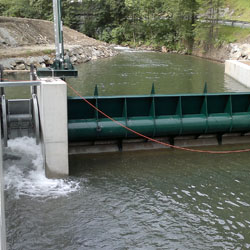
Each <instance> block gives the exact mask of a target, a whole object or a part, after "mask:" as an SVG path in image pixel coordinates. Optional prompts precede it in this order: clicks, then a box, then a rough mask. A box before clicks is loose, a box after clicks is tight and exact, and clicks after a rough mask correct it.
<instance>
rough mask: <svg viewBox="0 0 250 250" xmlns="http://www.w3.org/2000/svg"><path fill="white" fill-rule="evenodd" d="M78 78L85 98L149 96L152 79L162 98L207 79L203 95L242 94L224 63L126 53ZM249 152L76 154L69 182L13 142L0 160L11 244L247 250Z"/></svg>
mask: <svg viewBox="0 0 250 250" xmlns="http://www.w3.org/2000/svg"><path fill="white" fill-rule="evenodd" d="M79 74H80V77H79V79H78V80H77V79H76V80H74V79H71V80H70V83H71V84H72V85H73V86H74V87H75V88H76V89H78V90H79V91H80V92H81V93H82V94H83V95H91V94H92V93H93V91H94V85H95V84H97V85H98V87H99V94H100V95H114V94H117V95H121V94H148V93H150V90H151V84H152V82H154V83H155V87H156V92H157V93H159V94H167V93H199V92H202V91H203V88H204V82H205V81H207V82H208V90H209V92H226V91H248V89H246V88H244V87H243V86H241V85H239V84H238V83H237V82H235V81H233V80H232V79H230V78H228V77H226V76H224V65H222V64H218V63H214V62H211V61H207V60H202V59H199V58H193V57H188V56H180V55H168V54H159V53H132V52H126V53H122V54H120V55H119V56H117V57H114V58H110V59H105V60H99V61H95V62H90V63H87V64H84V65H81V66H79ZM10 93H11V94H13V95H15V93H14V92H13V93H12V92H11V91H10ZM70 94H71V93H70ZM247 146H249V145H247ZM247 146H246V145H245V146H244V147H247ZM240 147H242V146H239V145H234V146H230V147H225V146H224V148H222V149H234V148H235V149H236V148H240ZM210 149H213V148H210ZM249 157H250V154H249V153H243V154H234V155H207V154H198V153H190V152H180V151H177V150H169V149H166V150H156V151H150V152H149V151H146V152H129V153H127V152H126V153H125V152H123V153H109V154H99V155H84V156H80V155H78V156H71V157H70V177H69V178H68V179H65V180H48V179H46V178H45V177H44V170H43V163H42V158H41V149H40V147H39V146H36V145H35V141H34V140H33V139H31V138H21V139H16V140H12V141H10V146H9V148H8V149H6V152H5V164H4V165H5V166H4V168H5V169H4V170H5V187H6V213H7V214H6V220H7V235H8V245H9V249H18V250H19V249H20V250H21V249H25V250H26V249H27V250H29V249H30V250H40V249H41V250H42V249H51V250H54V249H55V250H61V249H66V250H78V249H79V250H80V249H91V250H92V249H97V250H99V249H107V250H110V249H121V250H122V249H250V182H249V180H250V163H249Z"/></svg>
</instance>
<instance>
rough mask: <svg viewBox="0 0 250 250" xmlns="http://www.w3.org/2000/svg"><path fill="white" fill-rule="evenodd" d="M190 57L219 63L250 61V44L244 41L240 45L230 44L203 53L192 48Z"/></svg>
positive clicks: (199, 49)
mask: <svg viewBox="0 0 250 250" xmlns="http://www.w3.org/2000/svg"><path fill="white" fill-rule="evenodd" d="M192 55H194V56H199V57H203V58H207V59H210V60H214V61H219V62H225V60H249V61H250V44H249V43H247V42H246V41H244V42H242V43H240V42H239V43H230V44H226V45H223V46H221V47H220V48H212V49H210V50H208V51H207V52H204V51H203V50H202V49H201V48H194V49H193V52H192Z"/></svg>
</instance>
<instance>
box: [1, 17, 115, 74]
mask: <svg viewBox="0 0 250 250" xmlns="http://www.w3.org/2000/svg"><path fill="white" fill-rule="evenodd" d="M64 44H65V55H68V56H69V57H70V60H71V62H72V63H73V64H78V63H84V62H88V61H90V60H96V59H98V58H106V57H111V56H114V55H116V54H117V51H115V50H114V49H113V47H112V46H110V45H108V44H106V43H104V42H101V41H97V40H95V39H92V38H90V37H87V36H86V35H84V34H82V33H79V32H77V31H75V30H72V29H69V28H67V27H64ZM54 58H55V46H54V27H53V23H52V22H49V21H44V20H34V19H26V18H9V17H0V64H2V65H3V66H4V68H5V69H12V70H24V69H29V67H30V64H34V65H35V66H37V67H46V66H49V65H51V64H52V63H53V60H54Z"/></svg>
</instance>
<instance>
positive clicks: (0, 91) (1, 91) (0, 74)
mask: <svg viewBox="0 0 250 250" xmlns="http://www.w3.org/2000/svg"><path fill="white" fill-rule="evenodd" d="M3 70H4V68H3V65H0V82H3ZM0 95H4V88H3V87H1V88H0Z"/></svg>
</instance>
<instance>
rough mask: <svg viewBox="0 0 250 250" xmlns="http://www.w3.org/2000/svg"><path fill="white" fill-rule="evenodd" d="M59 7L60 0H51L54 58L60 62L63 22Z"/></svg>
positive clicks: (61, 57) (61, 56)
mask: <svg viewBox="0 0 250 250" xmlns="http://www.w3.org/2000/svg"><path fill="white" fill-rule="evenodd" d="M61 7H62V5H61V0H53V12H54V31H55V47H56V60H57V61H59V62H60V63H63V62H64V47H63V22H62V11H61V9H62V8H61Z"/></svg>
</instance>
